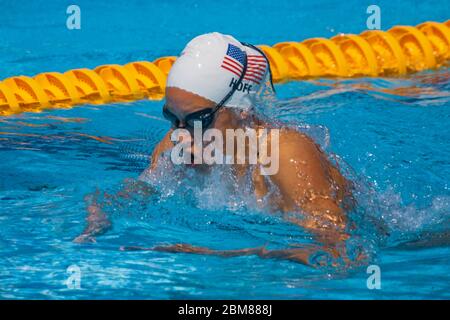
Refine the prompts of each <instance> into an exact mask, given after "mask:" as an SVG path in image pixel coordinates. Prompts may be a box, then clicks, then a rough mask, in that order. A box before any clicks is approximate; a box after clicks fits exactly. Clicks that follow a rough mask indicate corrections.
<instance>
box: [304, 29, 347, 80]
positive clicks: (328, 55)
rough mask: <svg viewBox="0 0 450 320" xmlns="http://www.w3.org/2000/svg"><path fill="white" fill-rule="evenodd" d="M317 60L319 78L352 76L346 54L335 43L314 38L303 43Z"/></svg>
mask: <svg viewBox="0 0 450 320" xmlns="http://www.w3.org/2000/svg"><path fill="white" fill-rule="evenodd" d="M302 43H303V44H304V45H306V46H307V47H308V48H309V49H310V50H311V52H312V54H313V55H314V57H315V58H316V61H317V63H318V67H319V68H318V70H319V74H318V75H319V76H322V75H323V76H338V77H348V76H349V75H350V72H349V69H348V65H347V61H346V60H345V57H344V54H343V53H342V51H341V50H340V49H339V47H338V46H337V45H336V43H334V42H333V41H331V40H329V39H324V38H313V39H308V40H305V41H303V42H302Z"/></svg>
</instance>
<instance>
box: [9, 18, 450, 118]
mask: <svg viewBox="0 0 450 320" xmlns="http://www.w3.org/2000/svg"><path fill="white" fill-rule="evenodd" d="M258 47H259V48H261V49H262V50H263V51H264V53H265V54H266V55H267V57H268V59H269V61H270V66H271V69H272V73H273V80H274V82H275V83H281V82H287V81H290V80H300V79H308V78H316V77H343V78H348V77H363V76H364V77H367V76H369V77H376V76H393V75H400V76H401V75H405V74H407V73H412V72H418V71H423V70H427V69H434V68H438V67H441V66H443V65H448V62H449V60H450V20H448V21H446V22H444V23H438V22H425V23H421V24H419V25H417V26H416V27H411V26H395V27H393V28H391V29H390V30H388V31H380V30H369V31H364V32H362V33H361V34H359V35H354V34H339V35H336V36H334V37H332V38H331V39H325V38H312V39H307V40H304V41H302V42H295V41H293V42H280V43H277V44H275V45H273V46H267V45H260V46H258ZM175 59H176V57H173V56H169V57H161V58H158V59H156V60H155V61H153V62H149V61H136V62H130V63H127V64H125V65H118V64H109V65H103V66H98V67H96V68H95V69H94V70H91V69H86V68H82V69H74V70H69V71H67V72H65V73H59V72H44V73H40V74H38V75H36V76H34V77H28V76H15V77H10V78H7V79H4V80H3V81H0V116H8V115H12V114H17V113H21V112H40V111H42V110H44V109H59V108H70V107H72V106H75V105H80V104H107V103H114V102H124V101H135V100H140V99H150V100H161V99H163V98H164V92H165V85H166V79H167V75H168V73H169V70H170V68H171V67H172V65H173V63H174V62H175Z"/></svg>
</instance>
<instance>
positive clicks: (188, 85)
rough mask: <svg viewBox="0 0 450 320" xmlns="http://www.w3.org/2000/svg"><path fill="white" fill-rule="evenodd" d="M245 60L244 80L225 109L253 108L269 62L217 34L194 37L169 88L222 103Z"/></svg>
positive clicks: (171, 75)
mask: <svg viewBox="0 0 450 320" xmlns="http://www.w3.org/2000/svg"><path fill="white" fill-rule="evenodd" d="M245 56H246V57H247V71H246V73H245V76H244V78H243V80H242V82H241V84H240V85H239V86H238V88H237V89H236V91H235V92H234V94H233V95H232V96H231V98H230V99H229V100H228V101H227V102H226V103H225V105H226V106H229V107H248V106H251V104H252V98H253V96H254V95H255V94H256V93H257V92H258V90H259V88H260V86H261V85H262V84H263V83H264V81H265V79H266V74H267V69H268V66H267V61H266V58H265V57H264V56H263V55H262V54H261V53H260V52H258V51H257V50H255V49H253V48H251V47H247V46H245V45H243V44H241V43H240V42H239V41H237V40H236V39H235V38H233V37H232V36H229V35H224V34H221V33H218V32H213V33H207V34H203V35H200V36H198V37H195V38H194V39H192V40H191V41H190V42H189V43H188V44H187V45H186V47H185V48H184V49H183V51H182V52H181V55H180V57H178V58H177V60H176V61H175V63H174V64H173V66H172V68H171V69H170V72H169V76H168V78H167V86H166V87H176V88H179V89H183V90H186V91H190V92H192V93H195V94H197V95H199V96H202V97H204V98H206V99H209V100H211V101H214V102H215V103H219V102H221V101H222V99H223V98H224V97H225V96H226V95H227V94H228V93H229V92H230V91H231V90H232V86H233V85H234V84H235V83H236V82H238V80H239V78H240V77H241V75H242V72H243V69H244V65H245Z"/></svg>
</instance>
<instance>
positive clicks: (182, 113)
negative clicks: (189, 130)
mask: <svg viewBox="0 0 450 320" xmlns="http://www.w3.org/2000/svg"><path fill="white" fill-rule="evenodd" d="M215 106H216V104H215V103H214V102H213V101H211V100H208V99H206V98H203V97H201V96H199V95H196V94H194V93H191V92H188V91H185V90H182V89H178V88H173V87H171V88H167V89H166V108H167V109H168V111H170V112H171V113H172V114H174V115H175V116H176V117H177V118H178V120H179V121H180V125H179V127H180V128H184V127H186V123H185V122H184V119H185V118H186V116H187V115H189V114H192V113H194V112H196V111H201V110H204V109H208V108H214V107H215Z"/></svg>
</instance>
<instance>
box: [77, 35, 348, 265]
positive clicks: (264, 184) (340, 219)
mask: <svg viewBox="0 0 450 320" xmlns="http://www.w3.org/2000/svg"><path fill="white" fill-rule="evenodd" d="M271 77H272V75H271V71H270V65H269V61H268V59H267V57H266V56H265V55H264V53H263V52H262V51H261V50H259V49H258V48H257V47H254V46H252V45H249V44H245V43H241V42H239V41H238V40H236V39H235V38H233V37H231V36H228V35H223V34H220V33H210V34H205V35H201V36H198V37H196V38H194V39H193V40H191V41H190V42H189V43H188V44H187V46H186V47H185V48H184V50H183V51H182V53H181V55H180V57H178V59H177V60H176V61H175V63H174V65H173V66H172V68H171V70H170V73H169V76H168V79H167V86H166V101H165V104H164V106H163V115H164V117H165V118H166V119H167V120H169V121H170V122H171V124H172V128H171V129H170V130H169V131H168V132H167V134H166V135H165V137H164V138H163V139H162V140H161V141H160V142H159V144H158V145H157V146H156V147H155V149H154V150H153V153H152V157H151V163H150V165H149V167H148V168H147V169H146V170H145V171H144V172H143V173H142V174H141V176H140V180H141V181H145V177H146V176H147V175H149V174H151V173H152V172H153V171H154V170H156V168H157V167H158V164H159V162H160V159H161V157H163V156H164V155H167V153H168V152H170V150H172V148H173V147H174V145H175V144H174V142H173V141H172V139H171V135H172V133H173V131H174V130H176V129H186V130H187V131H189V132H192V131H193V130H194V124H195V122H196V121H197V122H200V123H201V125H202V129H203V130H206V129H217V130H219V131H220V132H222V133H223V134H224V136H225V135H226V134H227V131H226V130H227V129H235V130H236V129H246V128H254V129H261V128H267V129H271V128H278V129H279V137H278V141H277V142H278V171H277V172H276V173H275V174H272V175H263V174H262V167H261V166H258V165H250V164H249V163H247V162H245V163H243V164H234V165H233V172H234V174H235V175H236V177H237V179H239V178H240V177H243V176H244V175H245V174H250V175H251V177H252V182H253V190H254V195H255V199H256V200H260V199H263V198H264V197H265V196H267V195H268V194H269V190H270V188H271V186H275V187H276V188H277V190H278V193H277V196H273V197H272V198H271V199H270V202H271V207H272V210H273V211H275V212H282V213H283V217H284V218H285V219H286V220H287V221H288V222H290V223H293V224H296V225H299V226H301V227H302V228H305V229H307V230H308V231H310V232H311V233H312V234H313V235H314V236H315V237H316V239H317V240H318V241H319V242H320V243H321V244H323V245H320V246H313V245H311V246H306V245H304V246H301V247H295V248H289V249H283V250H266V249H265V248H246V249H239V250H229V251H215V250H212V249H209V248H202V247H194V246H191V245H189V244H175V245H172V246H158V247H154V248H150V249H151V250H157V251H167V252H185V253H197V254H207V255H220V256H238V255H253V254H254V255H258V256H260V257H262V258H279V259H288V260H293V261H296V262H300V263H303V264H307V265H311V264H312V262H311V259H312V257H313V256H316V255H317V254H320V253H326V254H329V255H330V256H331V257H333V258H342V259H344V260H345V259H346V257H345V249H343V248H344V247H345V241H346V239H347V238H348V235H347V234H346V227H347V217H346V212H347V211H349V210H350V209H351V208H352V205H353V198H352V195H351V187H352V185H351V182H349V181H348V180H346V178H344V176H343V175H342V174H341V173H340V172H339V170H338V168H337V167H336V166H335V165H333V164H332V163H331V162H330V161H329V159H328V157H327V155H326V154H325V153H324V152H323V151H322V150H321V149H320V147H319V146H318V145H317V144H316V143H315V142H314V141H313V140H312V139H311V138H310V137H308V136H307V135H306V134H304V133H301V132H299V131H297V130H295V129H292V128H290V127H287V126H280V125H278V126H277V125H274V124H270V123H269V121H266V120H264V119H262V118H260V117H258V115H257V114H256V113H255V112H253V107H254V103H255V98H256V96H257V95H258V94H259V93H260V92H261V89H262V88H263V87H262V86H264V85H265V84H267V85H271V86H272V87H273V85H272V79H271ZM268 143H269V144H270V143H275V142H274V141H271V140H270V139H269V142H268ZM196 151H198V150H196V148H195V147H193V148H192V150H191V152H192V155H194V154H195V152H196ZM232 152H236V150H235V149H233V150H232ZM228 156H235V154H231V155H230V154H228ZM193 167H195V165H194V166H193ZM199 172H203V170H202V171H199ZM139 188H143V189H145V188H146V187H145V183H144V184H140V186H139ZM129 192H134V190H125V191H124V192H122V194H124V195H126V194H127V193H129ZM88 212H89V216H88V218H87V221H88V226H87V227H86V229H85V230H84V232H83V233H82V234H81V235H80V236H79V237H77V238H76V239H75V241H76V242H86V241H94V237H95V236H96V235H99V234H101V233H103V232H105V230H107V229H108V228H110V226H111V225H110V223H109V222H108V220H107V218H106V215H105V214H104V213H102V212H101V210H100V208H99V206H98V205H97V204H96V203H95V201H91V204H90V205H89V207H88ZM292 213H298V215H297V216H296V215H293V214H292ZM128 249H138V248H132V247H130V248H128ZM140 249H143V248H140Z"/></svg>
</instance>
